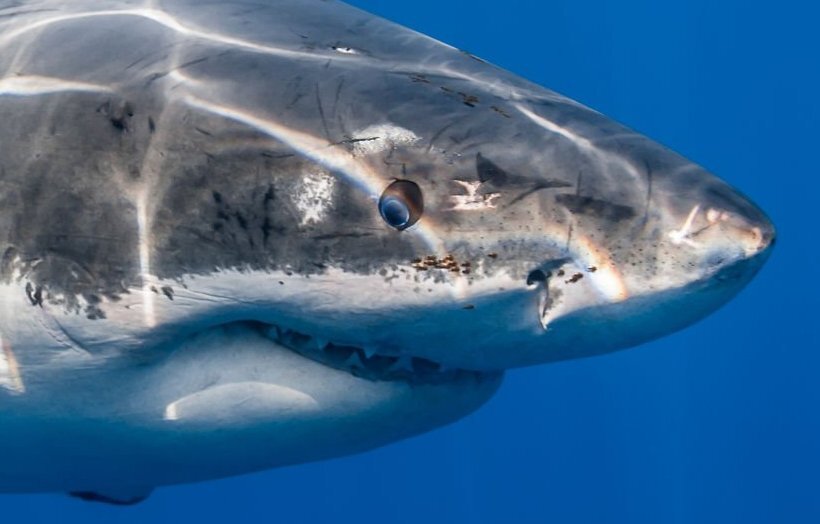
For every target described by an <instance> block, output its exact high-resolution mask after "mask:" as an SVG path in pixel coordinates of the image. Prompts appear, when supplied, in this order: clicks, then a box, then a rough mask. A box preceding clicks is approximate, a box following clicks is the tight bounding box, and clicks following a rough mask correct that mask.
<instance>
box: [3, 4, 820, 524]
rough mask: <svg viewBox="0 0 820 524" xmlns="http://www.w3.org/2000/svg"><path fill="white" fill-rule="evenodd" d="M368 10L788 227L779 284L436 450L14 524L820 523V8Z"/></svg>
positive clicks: (771, 269)
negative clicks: (612, 129)
mask: <svg viewBox="0 0 820 524" xmlns="http://www.w3.org/2000/svg"><path fill="white" fill-rule="evenodd" d="M352 3H353V4H354V5H356V6H358V7H361V8H363V9H366V10H369V11H371V12H374V13H377V14H379V15H382V16H384V17H387V18H389V19H392V20H394V21H396V22H399V23H402V24H404V25H407V26H409V27H412V28H414V29H416V30H419V31H421V32H424V33H427V34H429V35H431V36H434V37H436V38H438V39H440V40H443V41H445V42H448V43H450V44H452V45H454V46H456V47H459V48H463V49H465V50H468V51H470V52H471V53H474V54H476V55H478V56H480V57H482V58H484V59H486V60H488V61H491V62H494V63H496V64H497V65H499V66H502V67H504V68H506V69H509V70H511V71H513V72H515V73H517V74H520V75H522V76H524V77H527V78H529V79H531V80H533V81H535V82H537V83H540V84H543V85H545V86H548V87H550V88H552V89H554V90H556V91H559V92H561V93H563V94H565V95H568V96H570V97H572V98H574V99H576V100H579V101H581V102H583V103H585V104H587V105H589V106H591V107H593V108H595V109H597V110H599V111H601V112H603V113H605V114H607V115H609V116H611V117H613V118H615V119H617V120H619V121H621V122H623V123H625V124H627V125H629V126H631V127H633V128H635V129H637V130H638V131H640V132H642V133H644V134H646V135H648V136H650V137H652V138H653V139H655V140H657V141H659V142H661V143H664V144H666V145H668V146H670V147H672V148H673V149H675V150H677V151H679V152H680V153H682V154H683V155H685V156H687V157H689V158H691V159H692V160H694V161H696V162H698V163H700V164H702V165H704V166H706V167H707V168H709V169H710V170H712V171H713V172H715V173H716V174H718V175H719V176H721V177H723V178H724V179H726V180H727V181H729V182H730V183H731V184H733V185H735V186H736V187H738V188H740V189H741V190H742V191H744V192H745V193H746V194H748V195H749V196H750V197H751V198H752V199H753V200H754V201H755V202H757V203H758V204H759V205H760V206H761V207H762V208H763V209H764V210H766V211H767V212H768V213H769V214H770V216H771V217H772V219H773V221H774V223H775V225H776V226H777V227H778V232H779V237H778V245H777V247H776V248H775V251H774V254H773V256H772V258H771V259H770V261H769V263H768V264H767V266H766V267H764V268H763V271H762V272H761V274H760V275H759V276H758V278H757V279H756V280H755V281H753V282H752V284H751V285H750V286H749V287H748V288H747V289H746V290H745V291H743V292H742V293H741V294H740V295H739V296H738V297H737V299H735V300H734V301H733V302H731V303H730V304H729V305H727V306H726V307H724V308H723V309H722V310H720V311H719V312H717V313H716V314H713V315H712V316H710V317H709V318H707V319H706V320H704V321H702V322H700V323H699V324H697V325H695V326H693V327H691V328H689V329H687V330H685V331H683V332H680V333H676V334H674V335H672V336H669V337H667V338H665V339H662V340H659V341H655V342H652V343H649V344H645V345H643V346H641V347H638V348H633V349H631V350H628V351H623V352H619V353H616V354H612V355H608V356H603V357H596V358H591V359H587V360H580V361H571V362H565V363H560V364H554V365H546V366H541V367H534V368H529V369H521V370H516V371H512V372H510V373H508V375H507V379H506V382H505V384H504V385H503V386H502V388H501V390H500V392H499V393H498V395H497V396H496V397H495V398H494V399H493V400H491V401H490V402H489V403H488V404H487V405H486V406H484V408H483V409H481V410H480V411H478V412H477V413H475V414H473V415H472V416H470V417H468V418H467V419H465V420H462V421H461V422H459V423H456V424H454V425H452V426H449V427H446V428H443V429H440V430H437V431H434V432H432V433H429V434H427V435H423V436H421V437H417V438H414V439H411V440H408V441H405V442H400V443H398V444H394V445H391V446H388V447H385V448H382V449H379V450H376V451H373V452H370V453H366V454H363V455H359V456H354V457H347V458H342V459H338V460H332V461H327V462H321V463H315V464H308V465H301V466H296V467H290V468H284V469H279V470H273V471H268V472H264V473H259V474H254V475H248V476H244V477H240V478H233V479H226V480H221V481H217V482H208V483H203V484H199V485H187V486H178V487H170V488H162V489H159V490H157V491H156V492H155V493H154V495H153V496H152V497H151V498H150V499H148V500H147V501H146V502H144V503H143V504H140V505H138V506H135V507H131V508H115V507H108V506H104V505H98V504H89V503H84V502H81V501H78V500H74V499H70V498H68V497H66V496H63V495H26V496H19V495H15V496H11V495H3V496H0V522H2V523H18V522H24V523H32V522H58V521H59V522H63V523H70V522H82V523H89V524H90V523H165V522H168V523H171V522H173V523H180V522H196V523H210V522H231V523H233V522H252V523H255V522H275V523H282V524H284V523H288V524H289V523H323V522H334V523H347V522H355V523H357V524H365V523H412V524H415V523H425V524H432V523H439V522H447V523H459V522H470V523H507V522H510V523H630V524H637V523H652V524H658V523H699V524H705V523H721V524H726V523H744V524H752V523H767V524H768V523H789V524H798V523H809V524H817V523H820V380H819V379H820V336H818V329H817V327H818V326H820V319H818V318H817V317H818V315H820V307H818V305H820V304H819V303H820V298H818V295H819V293H818V292H820V285H818V278H817V275H818V272H820V248H818V239H819V238H820V220H819V219H818V216H817V213H818V211H820V160H819V159H818V152H820V118H819V117H820V102H819V101H818V96H820V29H818V20H820V16H818V15H820V7H818V6H817V4H815V3H811V2H808V1H803V2H800V1H797V0H781V1H779V2H758V1H754V0H753V1H740V0H721V1H715V0H667V1H664V2H658V1H654V0H620V1H611V0H585V1H583V2H582V1H578V0H503V1H499V0H494V1H483V0H412V1H409V0H408V1H397V0H393V1H388V0H353V1H352ZM54 438H55V439H58V438H59V435H55V436H54ZM226 452H228V451H227V450H226ZM2 460H3V459H2V455H1V454H0V468H2V463H3V462H2Z"/></svg>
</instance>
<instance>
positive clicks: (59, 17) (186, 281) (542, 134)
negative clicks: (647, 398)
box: [0, 0, 774, 493]
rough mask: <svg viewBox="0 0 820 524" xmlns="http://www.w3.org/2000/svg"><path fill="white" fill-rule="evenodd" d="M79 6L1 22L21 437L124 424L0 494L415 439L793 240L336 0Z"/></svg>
mask: <svg viewBox="0 0 820 524" xmlns="http://www.w3.org/2000/svg"><path fill="white" fill-rule="evenodd" d="M54 4H55V5H57V4H59V6H57V7H58V9H57V11H56V12H54V11H52V10H49V9H44V10H42V11H36V12H35V11H32V12H31V13H29V14H27V15H26V17H27V18H26V19H25V20H22V21H18V22H19V23H15V24H14V25H9V26H2V27H0V37H2V38H4V42H6V43H7V45H6V46H5V49H7V50H8V52H5V51H4V52H3V54H4V55H7V56H4V57H3V59H4V60H12V59H13V60H14V61H15V62H14V63H15V64H16V65H15V71H17V72H16V74H15V75H14V76H13V77H7V78H5V79H3V80H0V104H2V109H3V111H4V113H3V114H4V115H6V117H5V118H6V121H8V122H14V125H12V126H4V127H3V128H2V130H0V143H2V144H3V146H2V147H3V148H4V162H5V170H4V171H2V173H3V176H4V177H6V179H7V180H6V181H5V182H6V185H7V186H8V187H10V188H14V191H15V194H14V196H15V198H14V199H13V200H14V202H13V203H12V202H11V201H10V202H9V203H8V205H6V206H4V208H3V210H2V212H0V213H2V218H3V222H2V229H0V234H2V235H3V241H4V243H5V244H6V245H7V246H8V247H7V249H6V251H5V254H4V257H3V266H2V270H3V276H4V282H5V284H4V286H5V288H4V289H5V291H4V292H3V293H4V295H3V297H4V299H3V300H4V304H5V307H6V311H8V312H12V311H13V312H14V314H11V313H9V314H5V313H4V316H3V317H2V318H0V332H2V334H3V337H4V338H3V340H4V346H3V348H4V353H3V355H4V359H5V360H0V364H3V363H5V364H3V365H2V366H0V379H2V381H0V385H4V386H5V388H6V390H9V391H12V392H15V393H18V396H17V397H15V400H14V401H13V402H11V401H6V400H2V397H0V400H2V401H3V402H8V404H7V405H8V406H10V407H9V408H8V409H9V410H12V411H14V412H15V413H18V414H20V420H26V421H29V422H26V423H21V426H20V428H18V429H19V431H16V432H15V431H8V432H6V434H8V435H12V436H11V437H8V438H18V439H20V441H21V442H22V441H25V440H26V439H29V438H30V437H31V435H32V432H34V433H37V432H38V431H44V430H43V427H47V428H49V431H52V430H54V428H53V427H52V426H50V425H49V424H51V423H52V422H53V421H54V420H56V419H59V420H65V419H66V416H65V414H66V413H71V414H75V415H76V417H77V418H78V419H82V420H85V421H88V420H92V421H94V423H93V424H85V425H80V427H81V429H77V428H76V427H72V429H71V430H70V431H69V433H71V432H72V431H73V433H71V434H73V435H75V436H76V439H77V440H78V441H83V442H86V443H87V442H89V441H93V442H96V445H95V446H92V448H93V450H95V453H93V454H88V453H85V454H83V453H80V454H79V455H78V454H76V453H75V454H72V453H68V454H66V455H65V456H61V457H60V458H59V459H55V460H54V461H52V462H51V463H50V464H49V468H51V470H52V471H53V470H54V468H58V469H59V468H60V467H63V468H64V470H65V472H66V474H65V475H64V476H60V475H56V476H55V475H50V477H49V478H51V479H53V478H57V477H60V478H70V479H74V480H72V483H68V484H65V485H63V484H59V485H57V484H54V483H53V482H52V481H51V480H48V481H45V480H43V478H44V477H45V475H44V476H43V478H41V477H37V476H36V475H35V476H34V477H32V476H31V475H29V476H28V477H26V478H27V479H29V480H27V481H26V482H29V484H26V485H25V486H23V487H21V486H20V485H18V484H15V479H14V478H13V474H12V473H10V474H8V475H6V476H5V477H3V476H0V488H5V489H70V490H74V491H78V490H79V491H82V492H83V493H85V492H86V491H88V490H99V489H100V487H101V486H103V487H105V486H104V485H106V482H108V483H109V484H111V485H113V484H116V481H114V480H112V479H116V478H117V476H118V473H117V471H118V470H117V469H116V468H122V467H124V466H123V464H126V463H127V464H128V467H129V468H130V469H131V470H132V471H135V472H138V473H135V477H136V478H135V479H130V480H129V482H131V484H128V485H126V486H125V487H126V488H129V487H133V488H134V490H137V488H140V487H144V486H153V485H156V484H163V483H172V482H182V481H189V480H198V479H202V478H210V477H214V476H222V475H227V474H232V473H236V472H241V471H249V470H252V469H258V468H261V467H267V466H272V465H279V464H284V463H293V462H299V461H304V460H312V459H316V458H323V457H328V456H335V455H339V454H343V453H349V452H353V451H358V450H361V449H366V448H368V447H373V446H375V445H379V444H382V443H385V442H389V441H392V440H396V439H398V438H401V437H403V436H407V435H410V434H414V433H418V432H420V431H424V430H427V429H430V428H432V427H435V426H438V425H441V424H444V423H446V422H447V421H450V420H454V419H456V418H458V417H460V416H463V415H464V414H466V413H468V412H469V411H471V410H472V409H474V408H475V407H477V406H478V405H480V404H481V403H482V402H484V401H485V400H486V399H487V398H489V396H491V395H492V393H493V392H494V391H495V388H496V387H497V386H498V383H499V378H500V376H501V373H502V372H503V371H504V370H506V369H509V368H513V367H519V366H526V365H532V364H538V363H544V362H552V361H557V360H563V359H571V358H581V357H586V356H590V355H595V354H600V353H605V352H608V351H614V350H617V349H622V348H627V347H630V346H634V345H636V344H640V343H642V342H645V341H648V340H651V339H653V338H656V337H659V336H663V335H666V334H668V333H671V332H673V331H675V330H678V329H680V328H682V327H684V326H686V325H689V324H691V323H692V322H695V321H696V320H698V319H700V318H702V317H703V316H705V315H707V314H709V313H710V312H712V311H714V310H715V309H717V308H718V307H720V306H721V305H723V304H724V303H726V302H727V301H728V300H729V299H730V298H731V297H732V296H734V295H735V294H736V293H737V292H738V291H739V290H740V289H741V288H742V287H743V286H744V285H745V284H746V283H748V282H749V280H750V279H751V278H752V276H753V275H754V274H755V273H756V271H757V270H758V269H759V268H760V267H761V265H762V263H763V262H764V260H765V259H766V257H767V255H768V253H769V251H770V247H771V245H772V243H773V240H774V228H773V226H772V224H771V223H770V221H769V220H768V219H767V217H766V216H765V215H764V214H763V212H762V211H761V210H760V209H758V208H757V207H756V206H755V205H754V204H753V203H751V202H750V201H749V200H748V199H747V198H746V197H744V196H743V195H742V194H740V193H739V192H738V191H737V190H735V189H733V188H732V187H730V186H729V185H727V184H726V183H724V182H722V181H721V180H720V179H718V178H716V177H715V176H713V175H711V174H709V173H708V172H707V171H705V170H704V169H702V168H700V167H698V166H697V165H695V164H693V163H691V162H690V161H688V160H686V159H684V158H682V157H680V156H679V155H677V154H675V153H673V152H672V151H670V150H668V149H666V148H665V147H663V146H661V145H658V144H656V143H654V142H652V141H650V140H649V139H647V138H644V137H642V136H641V135H639V134H638V133H636V132H634V131H631V130H629V129H627V128H625V127H623V126H621V125H619V124H617V123H615V122H613V121H611V120H609V119H608V118H606V117H605V116H602V115H601V114H599V113H597V112H595V111H593V110H591V109H589V108H586V107H584V106H582V105H580V104H578V103H577V102H574V101H572V100H570V99H568V98H566V97H563V96H561V95H558V94H556V93H554V92H552V91H549V90H546V89H544V88H541V87H538V86H535V85H533V84H531V83H529V82H527V81H525V80H522V79H520V78H518V77H516V76H514V75H512V74H510V73H508V72H505V71H502V70H499V69H497V68H495V67H493V66H491V65H489V64H486V63H484V62H483V61H481V60H479V59H477V58H476V57H473V56H471V55H468V54H466V53H463V52H460V51H458V50H455V49H452V48H450V47H448V46H445V45H443V44H440V43H438V42H436V41H434V40H431V39H429V38H427V37H424V36H422V35H419V34H417V33H414V32H411V31H408V30H406V29H403V28H400V27H398V26H395V25H393V24H390V23H388V22H385V21H383V20H380V19H377V18H374V17H372V16H370V15H367V14H364V13H362V12H360V11H358V10H355V9H353V8H349V7H346V6H344V5H341V4H338V3H328V2H301V1H300V2H296V1H285V0H283V1H280V2H272V3H271V4H270V5H269V6H267V7H266V6H262V7H260V9H259V10H258V11H254V14H253V16H250V15H247V14H242V13H244V11H242V10H240V9H239V7H238V4H234V3H232V2H224V3H220V4H213V5H211V4H209V5H208V6H207V8H200V7H199V6H198V5H197V4H196V3H186V2H173V3H171V2H169V3H168V5H166V4H165V2H157V3H156V5H155V6H153V7H150V8H148V7H145V8H134V7H133V6H131V5H130V4H126V3H123V5H119V2H113V1H112V2H107V3H105V5H104V6H102V7H100V5H98V4H93V5H92V3H90V2H74V3H71V4H68V5H64V4H63V3H59V2H54ZM112 34H117V35H119V36H117V38H116V39H113V38H112V36H111V35H112ZM71 35H73V36H71ZM240 35H242V36H240ZM66 42H70V45H68V44H66ZM55 48H59V49H62V50H63V52H62V53H61V54H60V56H59V57H56V56H54V54H53V53H52V52H51V51H52V50H53V49H55ZM168 49H172V51H168ZM32 148H33V149H32ZM20 312H24V313H20ZM3 366H5V367H3ZM3 381H4V382H3ZM57 391H59V392H60V393H59V394H58V393H57ZM23 393H24V394H23ZM57 396H59V399H56V400H55V397H57ZM89 398H93V399H94V401H93V402H87V400H88V399H89ZM2 406H3V404H0V407H2ZM31 413H35V415H31ZM57 414H59V416H57ZM34 419H36V420H39V421H41V422H42V421H46V422H42V424H44V425H39V426H38V425H37V424H34V423H30V421H31V420H34ZM101 420H104V421H110V420H116V421H117V422H118V423H120V424H121V425H122V427H127V428H129V433H128V434H129V439H130V440H129V446H128V451H127V452H125V451H123V449H122V448H121V447H120V446H119V445H118V444H117V442H118V441H112V440H105V438H104V437H101V436H100V435H105V434H106V431H105V430H103V429H101V428H100V427H99V426H98V425H97V424H98V423H99V421H101ZM180 424H182V426H180ZM135 425H136V426H138V428H139V429H138V430H135V429H134V427H135ZM106 427H108V426H106ZM214 427H219V428H221V432H220V433H217V434H215V433H213V432H212V429H213V428H214ZM32 428H35V429H32ZM146 428H147V429H146ZM180 428H182V429H180ZM62 431H68V430H66V429H65V428H63V429H62ZM179 431H182V433H183V434H184V435H186V438H180V439H176V440H175V439H174V438H171V437H169V436H168V435H178V433H177V432H179ZM14 435H16V436H14ZM158 435H160V436H158ZM188 437H189V438H188ZM231 439H234V440H233V441H232V440H231ZM234 441H241V442H243V447H242V451H241V452H239V451H237V453H236V454H234V455H231V456H230V457H225V458H220V459H219V460H217V459H214V461H211V462H208V463H207V464H205V463H203V462H202V460H201V457H202V456H203V455H209V454H210V452H209V451H208V450H209V449H212V448H215V447H223V448H224V447H225V446H229V445H231V444H230V442H234ZM146 442H151V444H150V445H145V443H146ZM135 449H136V450H138V451H139V452H135V451H134V450H135ZM157 450H162V451H161V452H160V451H157ZM169 450H170V451H169ZM211 455H212V454H211ZM146 456H150V457H152V458H153V459H154V462H150V461H149V462H148V463H146V461H144V460H143V458H144V457H146ZM158 456H159V457H161V459H160V458H157V457H158ZM95 457H96V459H99V460H96V462H94V461H95ZM112 457H113V458H112ZM135 457H136V458H135ZM169 457H170V458H169ZM80 458H81V459H82V460H84V461H85V462H84V463H85V464H86V467H84V468H83V471H85V473H83V474H82V475H81V474H79V473H77V471H76V470H77V468H76V462H77V460H79V459H80ZM61 461H62V462H61ZM89 461H91V462H94V466H93V467H91V466H88V463H89ZM21 464H22V462H21ZM158 464H160V465H158ZM161 464H174V465H175V467H173V468H172V467H170V466H169V467H167V468H164V467H163V466H161ZM179 464H185V466H184V467H178V466H179ZM115 466H116V467H115ZM21 467H23V466H21ZM25 467H28V464H26V465H25ZM10 471H12V472H13V471H16V470H14V468H11V469H10ZM83 475H87V476H83ZM31 478H34V480H30V479H31ZM126 491H128V490H127V489H126Z"/></svg>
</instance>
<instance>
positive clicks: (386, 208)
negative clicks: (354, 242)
mask: <svg viewBox="0 0 820 524" xmlns="http://www.w3.org/2000/svg"><path fill="white" fill-rule="evenodd" d="M379 211H381V214H382V218H384V221H385V222H387V223H388V224H390V225H391V226H393V227H395V228H401V227H404V226H405V225H407V222H409V221H410V210H409V209H408V208H407V204H405V203H404V202H402V201H401V200H399V199H398V198H396V197H392V196H390V197H387V198H384V199H382V201H381V206H380V208H379Z"/></svg>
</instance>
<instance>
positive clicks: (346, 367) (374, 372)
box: [262, 324, 483, 384]
mask: <svg viewBox="0 0 820 524" xmlns="http://www.w3.org/2000/svg"><path fill="white" fill-rule="evenodd" d="M262 333H263V334H264V335H265V336H266V337H267V338H269V339H271V340H272V341H274V342H276V343H277V344H279V345H281V346H285V347H287V348H288V349H290V350H291V351H293V352H295V353H298V354H299V355H301V356H303V357H306V358H309V359H311V360H314V361H316V362H319V363H320V364H323V365H326V366H328V367H332V368H334V369H338V370H341V371H346V372H348V373H351V374H352V375H355V376H357V377H360V378H366V379H368V380H373V381H404V382H409V383H413V384H416V383H424V384H430V383H433V384H435V383H443V382H450V381H454V380H458V379H460V378H465V377H468V376H469V377H474V378H476V379H480V378H481V377H482V376H483V374H482V373H480V372H478V371H468V370H463V369H446V368H444V367H443V366H441V364H439V363H438V362H433V361H432V360H428V359H426V358H421V357H413V356H410V355H382V354H379V353H378V351H377V349H376V348H375V347H373V346H366V347H356V346H350V345H346V344H337V343H334V342H331V341H328V340H327V339H324V338H322V337H314V336H311V335H306V334H304V333H300V332H298V331H295V330H293V329H287V328H283V327H281V326H276V325H273V324H265V325H264V327H263V328H262Z"/></svg>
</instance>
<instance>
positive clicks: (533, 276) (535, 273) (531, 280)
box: [527, 269, 547, 286]
mask: <svg viewBox="0 0 820 524" xmlns="http://www.w3.org/2000/svg"><path fill="white" fill-rule="evenodd" d="M546 281H547V274H546V273H544V272H543V271H541V270H540V269H534V270H532V271H530V274H529V275H527V285H528V286H531V285H533V284H536V283H538V282H546Z"/></svg>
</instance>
